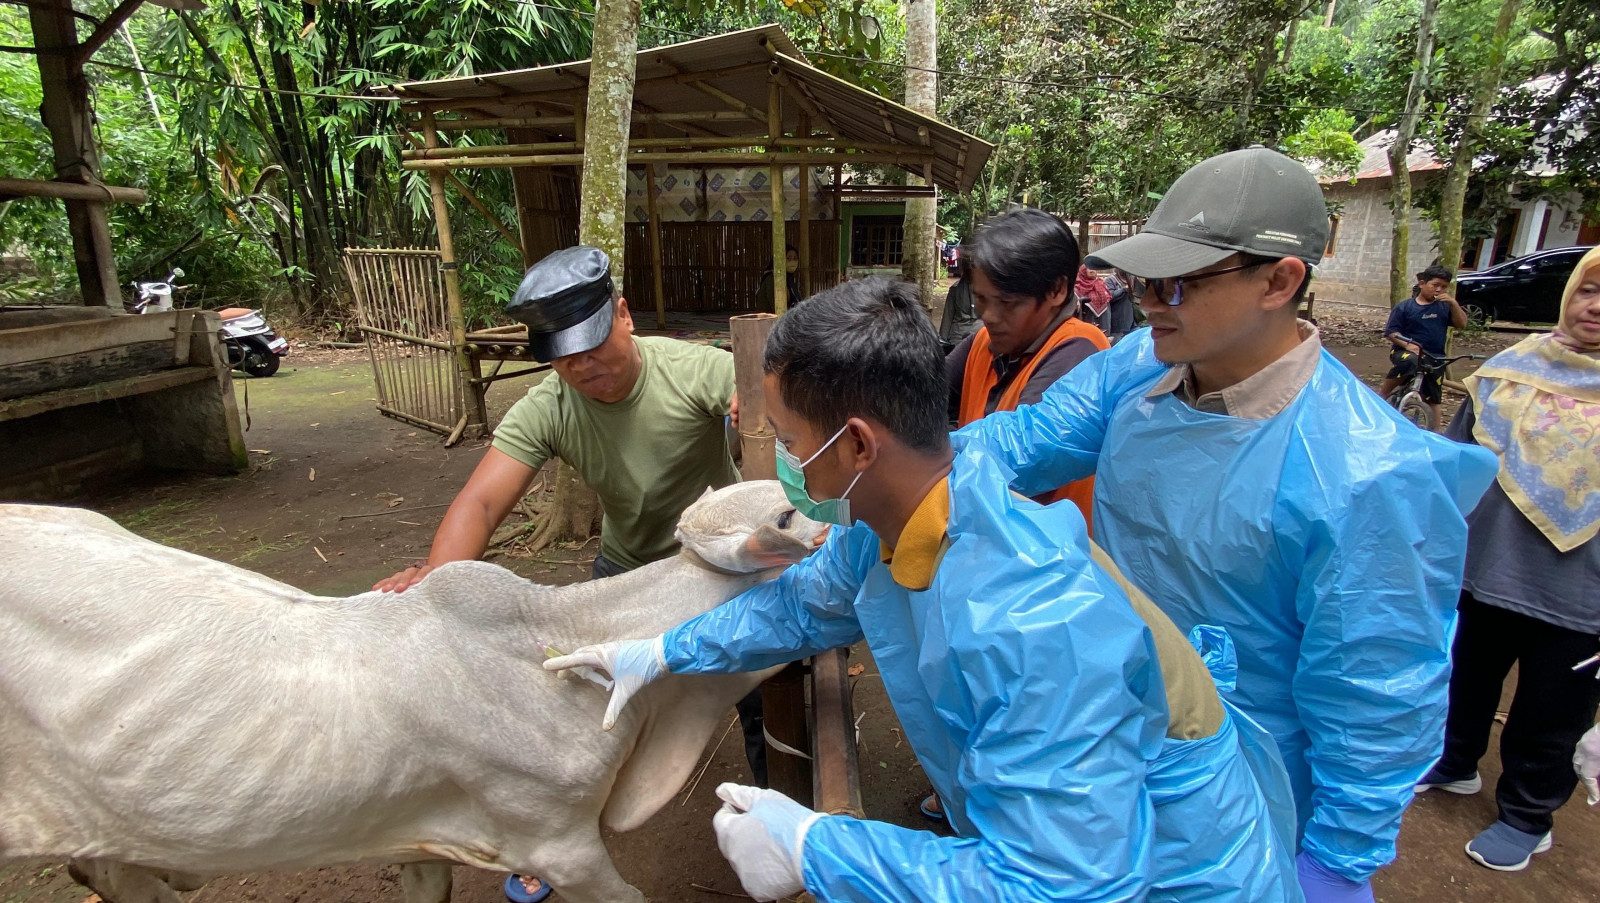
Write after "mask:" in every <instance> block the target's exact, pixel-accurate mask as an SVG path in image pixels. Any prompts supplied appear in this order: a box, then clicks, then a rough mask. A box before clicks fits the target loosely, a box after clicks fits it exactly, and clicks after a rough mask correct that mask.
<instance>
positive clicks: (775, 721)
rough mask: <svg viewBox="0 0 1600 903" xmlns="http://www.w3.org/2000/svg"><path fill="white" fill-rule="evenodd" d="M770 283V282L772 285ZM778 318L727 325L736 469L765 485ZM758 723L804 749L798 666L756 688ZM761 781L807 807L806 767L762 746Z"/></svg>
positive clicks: (755, 317)
mask: <svg viewBox="0 0 1600 903" xmlns="http://www.w3.org/2000/svg"><path fill="white" fill-rule="evenodd" d="M774 281H776V280H774ZM777 322H778V318H777V317H776V316H774V315H772V314H765V313H761V314H746V315H744V316H738V317H732V318H730V319H729V320H728V331H729V334H730V335H731V336H732V338H733V385H734V391H736V392H738V393H739V445H740V449H741V453H742V455H743V459H742V460H743V463H742V465H741V467H740V470H741V471H742V472H743V475H744V478H745V479H747V480H771V479H775V478H776V477H777V475H778V471H777V464H776V461H775V459H774V457H773V446H774V441H775V437H774V435H773V432H772V428H771V427H770V426H768V425H767V403H766V396H765V394H764V393H763V392H762V390H761V378H762V370H761V354H762V352H763V351H765V350H766V347H767V336H768V335H769V334H770V333H771V332H772V327H773V324H775V323H777ZM761 705H762V710H763V720H764V721H765V722H766V730H767V735H768V736H769V737H771V738H772V739H774V740H776V741H778V742H779V743H782V744H784V745H785V746H788V747H790V748H792V749H797V750H802V751H806V750H810V748H811V742H810V740H809V739H808V732H807V730H806V699H805V671H804V669H803V668H802V667H801V666H800V665H798V664H794V665H790V666H789V667H787V668H785V669H783V670H782V671H780V672H778V674H776V675H775V676H773V677H772V678H770V679H769V680H767V682H766V683H765V684H763V685H762V687H761ZM767 782H768V783H769V784H770V785H771V787H772V789H774V790H777V791H779V792H780V793H784V794H787V795H788V796H790V797H792V798H793V799H795V800H796V801H798V802H800V804H801V805H805V806H809V805H811V802H810V801H811V793H812V786H811V783H812V781H811V762H810V761H809V760H807V759H803V758H800V757H798V756H794V755H791V754H789V753H785V752H780V751H779V750H778V749H776V748H774V747H773V746H772V745H771V744H770V743H769V744H768V745H767Z"/></svg>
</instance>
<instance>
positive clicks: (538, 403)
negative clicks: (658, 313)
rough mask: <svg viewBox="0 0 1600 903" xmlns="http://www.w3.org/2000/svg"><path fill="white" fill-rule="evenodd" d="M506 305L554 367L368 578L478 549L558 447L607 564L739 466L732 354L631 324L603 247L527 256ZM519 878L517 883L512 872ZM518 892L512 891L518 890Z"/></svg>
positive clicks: (752, 720) (646, 557) (754, 754)
mask: <svg viewBox="0 0 1600 903" xmlns="http://www.w3.org/2000/svg"><path fill="white" fill-rule="evenodd" d="M506 312H507V313H509V314H510V315H511V316H513V317H515V318H517V319H518V320H521V321H522V322H524V323H526V324H528V345H529V350H530V351H531V352H532V354H533V356H534V358H535V359H537V360H539V361H548V362H549V363H550V366H551V369H553V370H554V371H555V376H556V378H554V379H552V378H549V377H546V378H545V380H544V381H543V382H541V383H539V384H538V385H536V386H534V387H533V388H532V389H530V390H529V391H528V394H527V396H526V397H524V398H522V399H521V400H520V401H518V402H517V403H516V404H515V405H513V406H512V407H511V410H510V411H509V412H507V414H506V416H505V419H504V420H502V421H501V423H500V426H499V427H498V428H496V430H495V436H494V444H493V445H492V447H491V448H490V449H489V451H488V452H486V453H485V454H484V456H483V460H482V461H481V462H479V463H478V466H477V469H475V470H474V471H473V472H472V476H471V477H470V478H469V479H468V480H467V485H466V486H465V487H464V488H463V489H462V490H461V492H460V494H458V495H457V496H456V498H455V501H454V502H453V503H451V505H450V510H448V511H447V512H445V516H444V520H443V521H442V522H441V523H440V524H439V530H438V532H437V533H435V534H434V538H433V548H432V550H431V551H430V552H429V554H428V560H427V562H426V563H425V564H422V565H421V566H418V567H410V568H406V569H405V570H403V571H401V572H400V573H398V574H395V575H394V576H393V577H390V578H388V579H386V580H382V581H379V582H378V584H377V585H375V586H374V587H373V589H374V590H379V591H388V592H403V591H404V590H405V589H407V588H408V587H411V586H413V585H415V584H417V583H419V582H420V581H421V580H422V579H423V578H424V577H426V576H427V575H428V574H429V572H431V571H432V570H433V569H434V568H436V567H439V566H440V565H442V564H445V563H447V562H451V561H468V560H475V559H478V558H481V557H482V556H483V553H484V552H485V551H487V549H488V547H489V538H490V536H492V535H493V534H494V531H495V530H496V529H497V528H498V527H499V526H500V523H501V521H503V520H505V518H506V515H508V514H510V513H511V509H512V508H513V507H514V506H515V505H516V504H517V502H518V500H520V499H521V498H522V496H523V495H524V494H525V493H526V492H527V491H528V487H529V486H530V485H531V484H532V483H533V478H534V476H535V475H536V474H537V473H538V471H539V468H540V467H541V466H542V465H543V464H544V463H545V462H546V461H548V460H549V459H550V458H552V457H558V458H560V459H561V460H563V461H565V462H567V464H569V465H571V466H572V467H573V469H575V470H577V471H578V473H579V475H581V476H582V477H583V481H584V482H585V483H587V484H588V485H589V486H590V487H591V488H592V489H594V491H595V494H596V495H598V496H599V497H600V508H601V511H602V512H603V515H604V517H603V521H602V524H601V529H600V554H599V555H598V556H597V557H596V558H595V560H594V565H593V568H592V570H591V573H592V575H593V576H594V577H596V578H599V577H610V576H614V575H616V574H620V573H623V572H624V571H629V570H632V569H633V568H636V567H639V566H641V565H644V564H648V563H649V562H652V561H656V560H659V559H662V558H666V557H668V556H671V555H674V554H676V553H677V551H678V542H677V540H676V538H675V537H674V535H673V531H674V529H675V528H676V526H677V523H678V515H679V514H680V513H681V512H682V511H683V509H684V508H687V507H688V506H689V504H690V503H691V502H693V501H694V500H695V499H697V498H699V497H700V495H701V493H703V492H705V491H706V487H708V486H709V487H718V488H720V487H722V486H727V485H729V484H730V483H736V482H738V480H739V473H738V471H737V470H735V469H734V466H733V460H732V458H730V457H729V454H728V441H727V433H726V428H725V426H724V417H725V416H726V415H727V414H728V412H729V405H730V402H731V401H732V398H733V390H734V383H733V355H731V354H729V353H728V352H726V351H723V350H721V349H718V348H711V347H708V346H705V345H695V344H691V343H689V342H680V341H677V340H675V339H668V338H654V337H643V338H635V337H634V335H633V317H632V316H631V315H630V314H629V312H628V302H627V301H626V300H624V299H623V298H621V297H620V296H619V295H618V294H617V292H616V290H615V288H614V287H613V284H612V280H611V261H610V259H609V258H607V257H606V255H605V253H604V252H602V251H601V250H599V249H598V248H592V247H588V246H585V245H579V246H577V247H573V248H567V249H566V250H563V251H557V252H556V253H554V254H551V255H550V256H549V257H546V258H545V259H543V260H541V261H539V262H538V263H537V264H535V265H534V266H533V267H531V268H530V269H529V270H528V273H527V275H526V276H524V277H523V280H522V284H521V285H520V286H518V287H517V293H516V295H515V296H514V297H513V299H512V302H511V304H510V305H508V306H507V308H506ZM739 714H740V720H741V721H742V722H744V727H745V753H746V755H747V756H748V757H749V759H750V765H751V769H752V770H753V771H754V772H755V773H756V774H755V777H756V779H757V781H758V782H759V783H762V784H763V785H764V784H765V778H766V775H765V770H766V768H765V766H766V760H765V747H764V745H763V743H762V727H761V712H760V696H759V693H754V694H751V698H749V699H746V700H745V701H743V702H741V703H740V704H739ZM513 885H518V886H513ZM536 888H537V881H536V879H532V878H528V879H526V881H518V880H517V879H516V876H513V878H512V880H511V881H508V882H507V893H508V895H509V896H511V897H512V899H513V900H516V901H519V903H528V901H532V900H539V899H543V896H542V895H541V894H540V892H539V891H538V890H536ZM519 890H520V891H521V893H518V891H519Z"/></svg>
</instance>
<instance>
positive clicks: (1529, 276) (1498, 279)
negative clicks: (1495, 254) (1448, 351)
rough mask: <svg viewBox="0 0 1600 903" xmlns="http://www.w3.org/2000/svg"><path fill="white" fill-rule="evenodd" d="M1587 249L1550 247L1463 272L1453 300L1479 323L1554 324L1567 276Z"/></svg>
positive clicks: (1558, 318)
mask: <svg viewBox="0 0 1600 903" xmlns="http://www.w3.org/2000/svg"><path fill="white" fill-rule="evenodd" d="M1588 251H1589V248H1588V247H1581V248H1549V249H1547V250H1544V251H1535V252H1533V253H1532V254H1529V255H1528V256H1526V257H1518V258H1516V259H1515V260H1508V261H1506V262H1505V263H1502V264H1500V265H1499V266H1495V267H1490V268H1489V269H1487V270H1482V271H1480V272H1477V273H1463V274H1461V276H1460V277H1459V278H1458V279H1456V300H1457V301H1460V302H1461V306H1462V307H1464V308H1466V311H1467V316H1469V317H1471V318H1472V319H1473V320H1474V321H1476V322H1479V323H1484V322H1488V321H1489V320H1516V321H1518V322H1522V323H1554V322H1556V321H1558V320H1560V319H1561V294H1562V292H1563V291H1564V290H1565V289H1566V287H1567V277H1568V276H1570V275H1572V270H1573V268H1574V267H1576V266H1577V265H1578V261H1579V260H1580V259H1582V257H1583V255H1584V254H1585V253H1587V252H1588Z"/></svg>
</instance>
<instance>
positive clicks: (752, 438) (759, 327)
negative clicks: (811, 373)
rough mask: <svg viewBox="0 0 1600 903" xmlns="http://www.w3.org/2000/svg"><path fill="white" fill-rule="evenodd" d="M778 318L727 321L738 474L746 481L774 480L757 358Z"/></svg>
mask: <svg viewBox="0 0 1600 903" xmlns="http://www.w3.org/2000/svg"><path fill="white" fill-rule="evenodd" d="M777 322H778V318H777V317H776V316H774V315H772V314H744V315H742V316H737V317H730V318H729V319H728V333H729V335H730V337H731V338H732V339H733V390H734V392H736V393H737V394H738V396H739V450H740V455H741V457H742V460H743V462H744V463H743V465H742V466H741V467H740V471H741V472H742V474H743V475H744V478H745V479H747V480H776V479H777V478H778V467H777V463H776V459H775V458H774V457H773V455H774V451H773V450H774V447H775V446H774V435H773V432H772V427H770V426H768V425H767V403H766V397H765V396H764V395H763V393H762V391H761V378H762V370H761V354H762V352H764V351H765V350H766V348H767V335H768V334H769V333H771V332H772V327H773V325H774V324H776V323H777Z"/></svg>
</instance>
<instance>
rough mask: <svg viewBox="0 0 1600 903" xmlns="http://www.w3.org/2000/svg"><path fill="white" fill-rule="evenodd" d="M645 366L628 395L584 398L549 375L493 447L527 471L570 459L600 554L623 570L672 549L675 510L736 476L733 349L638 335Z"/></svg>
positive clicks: (510, 416) (511, 414)
mask: <svg viewBox="0 0 1600 903" xmlns="http://www.w3.org/2000/svg"><path fill="white" fill-rule="evenodd" d="M634 341H635V342H636V343H637V344H638V346H639V356H640V358H641V359H642V365H641V368H640V371H639V381H638V382H637V383H636V384H634V387H633V391H632V392H630V393H628V397H627V398H624V399H623V400H622V401H619V402H616V403H615V404H605V403H602V402H598V401H595V400H594V399H591V398H587V397H585V396H584V395H582V394H581V393H579V392H578V391H577V390H576V389H573V388H572V387H571V386H569V385H567V384H566V382H565V381H563V380H562V379H561V378H560V377H558V376H554V375H552V376H548V377H546V378H545V380H544V381H543V382H541V383H539V384H538V385H537V386H534V387H533V388H532V389H529V390H528V394H527V396H526V397H524V398H522V399H521V400H520V401H518V402H517V403H516V404H514V405H512V406H511V410H510V411H508V412H507V413H506V416H505V419H504V420H502V421H501V422H500V425H499V426H498V427H497V428H496V429H495V431H494V447H495V448H497V449H499V450H500V451H502V452H504V453H505V454H508V455H510V456H511V457H513V458H516V459H517V460H518V461H521V462H522V463H524V464H526V465H528V466H529V467H535V468H536V467H540V466H542V465H543V464H544V462H546V461H548V460H549V459H551V458H560V459H561V460H563V461H565V462H567V463H568V464H570V465H571V466H572V468H573V469H574V470H576V471H577V472H578V473H579V474H580V475H581V476H582V477H583V481H584V482H585V483H587V484H589V486H590V488H592V489H594V491H595V493H596V494H597V495H599V496H600V508H601V510H602V511H603V512H604V515H605V517H604V519H603V521H602V522H601V528H600V553H601V554H602V555H604V556H605V557H606V558H608V559H610V560H611V561H614V562H616V563H617V564H620V565H622V566H623V567H626V568H636V567H639V566H640V565H643V564H648V563H649V562H652V561H657V560H660V559H662V558H666V557H668V556H670V555H673V554H675V553H676V552H677V551H678V542H677V540H676V539H675V538H674V537H673V530H674V529H675V528H676V527H677V525H678V515H679V514H681V513H682V512H683V509H684V508H687V507H688V506H689V504H690V503H691V502H693V501H694V500H695V499H697V498H699V497H700V495H701V493H703V492H705V491H706V487H707V486H712V487H718V488H720V487H723V486H727V485H728V484H730V483H736V482H738V481H739V472H738V471H737V470H735V469H734V467H733V459H732V458H730V457H729V456H728V440H727V433H726V432H725V430H724V427H723V417H724V416H725V415H726V414H727V413H728V400H729V399H730V398H731V397H732V396H733V355H731V354H729V353H728V352H726V351H723V350H721V349H718V348H711V347H708V346H705V345H694V344H691V343H689V342H680V341H677V340H675V339H668V338H659V337H637V338H635V339H634Z"/></svg>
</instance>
